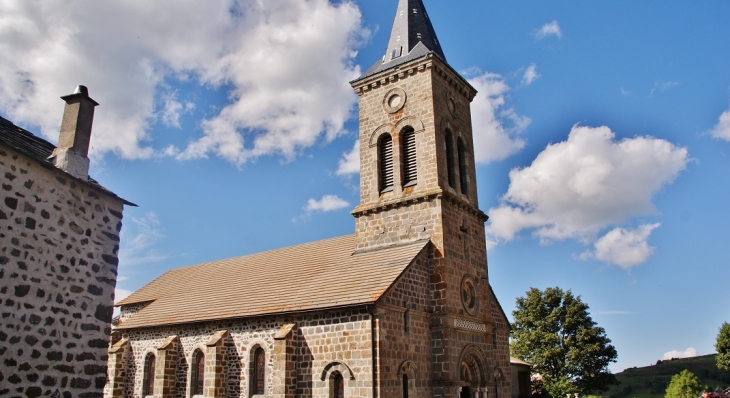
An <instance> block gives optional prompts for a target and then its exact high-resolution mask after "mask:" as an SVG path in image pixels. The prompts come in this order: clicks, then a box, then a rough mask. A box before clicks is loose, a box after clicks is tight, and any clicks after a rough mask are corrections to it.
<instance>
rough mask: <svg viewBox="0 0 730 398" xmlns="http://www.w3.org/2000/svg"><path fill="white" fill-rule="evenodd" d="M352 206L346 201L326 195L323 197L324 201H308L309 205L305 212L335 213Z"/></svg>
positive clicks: (305, 207)
mask: <svg viewBox="0 0 730 398" xmlns="http://www.w3.org/2000/svg"><path fill="white" fill-rule="evenodd" d="M348 206H350V204H349V203H347V202H346V201H345V200H343V199H340V198H339V197H337V196H335V195H324V196H322V199H320V200H316V199H309V200H308V201H307V205H306V206H304V210H306V211H308V212H313V211H323V212H327V211H335V210H340V209H344V208H345V207H348Z"/></svg>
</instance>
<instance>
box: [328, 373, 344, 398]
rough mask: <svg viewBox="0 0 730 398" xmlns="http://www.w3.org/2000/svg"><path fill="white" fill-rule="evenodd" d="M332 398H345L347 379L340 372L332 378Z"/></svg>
mask: <svg viewBox="0 0 730 398" xmlns="http://www.w3.org/2000/svg"><path fill="white" fill-rule="evenodd" d="M330 398H345V378H344V377H342V373H340V372H333V373H332V376H330Z"/></svg>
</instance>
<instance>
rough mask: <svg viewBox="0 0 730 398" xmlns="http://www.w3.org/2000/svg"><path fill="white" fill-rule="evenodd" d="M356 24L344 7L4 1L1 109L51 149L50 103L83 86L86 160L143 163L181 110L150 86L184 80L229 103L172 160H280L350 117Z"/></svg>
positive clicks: (215, 0)
mask: <svg viewBox="0 0 730 398" xmlns="http://www.w3.org/2000/svg"><path fill="white" fill-rule="evenodd" d="M360 22H361V17H360V12H359V10H358V9H357V7H356V6H355V5H354V4H353V3H351V2H342V3H339V4H333V3H330V2H328V1H327V0H311V1H299V0H281V1H276V2H272V1H244V0H212V1H206V2H200V1H195V0H180V1H175V2H173V1H171V0H166V1H165V0H161V1H152V2H150V1H144V0H130V1H125V2H69V3H63V2H59V3H54V2H48V3H46V2H26V1H22V0H9V1H4V2H1V3H0V109H2V110H3V111H4V112H6V113H7V114H8V116H9V117H11V118H12V119H13V120H14V121H15V122H19V123H28V124H34V125H39V126H40V128H41V131H42V133H43V135H45V136H46V137H48V138H49V139H51V140H52V141H55V139H56V138H57V135H58V126H59V125H60V119H61V113H62V106H63V102H62V101H61V100H59V99H58V97H59V96H61V95H64V94H69V93H71V92H73V89H74V88H75V86H76V85H77V84H85V85H87V86H88V87H89V89H90V94H91V96H92V98H94V99H95V100H97V101H98V102H100V103H101V107H99V108H98V109H97V113H96V116H95V124H94V134H93V137H92V147H93V150H92V154H93V155H94V156H96V157H98V156H101V155H103V154H104V153H106V152H109V151H113V152H115V153H117V154H119V155H121V156H123V157H125V158H145V157H149V156H152V155H153V154H154V152H156V151H159V149H158V148H153V146H152V144H151V142H152V141H151V140H150V139H151V138H152V137H151V136H150V126H151V124H152V123H154V122H155V121H156V120H161V121H163V122H164V123H167V124H169V125H172V126H175V125H176V124H177V123H179V119H178V117H179V112H181V111H182V109H183V108H181V107H180V106H181V105H182V104H181V103H180V102H181V101H179V100H175V99H173V100H172V101H170V102H166V101H165V99H164V96H159V95H158V94H159V92H160V87H162V86H164V85H166V84H167V83H166V82H168V81H173V80H176V79H182V80H186V79H187V80H189V79H192V80H193V81H194V82H196V83H198V84H200V85H203V86H204V87H207V88H211V87H212V88H216V87H226V88H229V87H230V92H228V94H229V103H228V104H227V105H226V106H225V107H223V108H222V109H221V110H220V112H219V113H218V114H216V115H214V116H212V117H211V118H210V119H208V120H205V121H203V123H202V127H203V136H202V137H200V136H198V137H195V136H191V137H189V140H190V141H191V143H190V145H189V146H188V147H187V148H182V149H181V150H180V151H178V156H179V157H180V158H182V159H192V158H200V157H205V156H207V155H209V154H213V155H217V156H220V157H223V158H225V159H228V160H229V161H232V162H235V163H237V164H241V163H243V162H246V161H247V160H250V159H252V158H254V157H257V156H262V155H268V154H281V155H283V156H285V157H287V158H291V157H292V156H295V155H296V154H297V153H298V151H299V150H301V149H302V148H305V147H307V146H310V145H312V144H314V143H315V142H316V141H318V140H331V139H333V138H334V137H336V136H337V135H338V134H340V133H341V131H342V128H343V127H342V126H343V123H344V121H345V120H347V119H348V118H349V117H350V114H351V111H352V109H353V106H354V104H355V101H356V98H355V95H354V93H353V92H352V89H351V88H350V87H349V85H348V83H347V82H348V81H349V80H351V79H353V78H354V77H356V76H357V75H358V73H359V69H358V67H357V66H355V65H354V64H353V63H352V60H353V57H354V55H355V51H354V49H355V47H356V46H357V45H359V41H360V40H361V39H362V37H363V36H362V35H363V34H367V33H366V32H365V31H364V30H363V29H362V27H361V23H360ZM155 98H162V101H155ZM183 102H184V101H183ZM158 117H159V119H158ZM167 153H173V151H168V152H167Z"/></svg>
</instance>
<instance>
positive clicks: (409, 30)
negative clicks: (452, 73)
mask: <svg viewBox="0 0 730 398" xmlns="http://www.w3.org/2000/svg"><path fill="white" fill-rule="evenodd" d="M429 53H433V54H436V55H438V56H439V57H441V59H442V60H444V61H446V56H445V55H444V52H443V50H442V49H441V44H440V43H439V40H438V38H437V37H436V31H435V30H434V29H433V25H432V24H431V20H430V19H429V17H428V14H427V13H426V7H424V5H423V0H399V1H398V9H397V10H396V13H395V19H394V20H393V28H392V29H391V31H390V39H389V40H388V47H387V48H386V50H385V55H384V56H383V58H382V59H381V60H379V61H378V62H376V63H375V64H374V65H373V66H371V67H370V68H369V69H368V70H367V71H366V72H365V73H364V74H363V76H362V77H361V78H364V77H367V76H370V75H373V74H375V73H378V72H380V71H383V70H386V69H389V68H392V67H394V66H397V65H400V64H403V63H405V62H408V61H410V60H413V59H416V58H419V57H422V56H424V55H426V54H429Z"/></svg>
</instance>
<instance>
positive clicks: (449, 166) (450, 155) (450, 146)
mask: <svg viewBox="0 0 730 398" xmlns="http://www.w3.org/2000/svg"><path fill="white" fill-rule="evenodd" d="M444 139H445V141H446V173H447V174H448V176H449V186H450V187H451V188H454V187H456V173H455V172H454V139H453V137H452V136H451V131H450V130H446V137H445V138H444Z"/></svg>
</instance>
